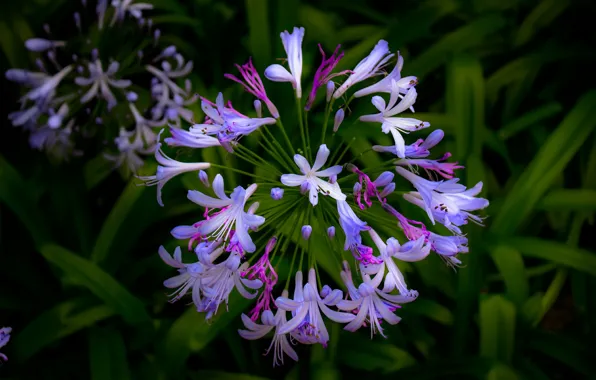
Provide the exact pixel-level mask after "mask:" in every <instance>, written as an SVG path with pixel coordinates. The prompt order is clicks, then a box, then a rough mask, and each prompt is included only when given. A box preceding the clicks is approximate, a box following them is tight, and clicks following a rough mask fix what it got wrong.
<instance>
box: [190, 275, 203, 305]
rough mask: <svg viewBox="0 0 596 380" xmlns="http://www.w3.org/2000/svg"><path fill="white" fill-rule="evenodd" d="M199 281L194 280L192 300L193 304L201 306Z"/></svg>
mask: <svg viewBox="0 0 596 380" xmlns="http://www.w3.org/2000/svg"><path fill="white" fill-rule="evenodd" d="M201 301H202V299H201V282H200V281H195V283H194V284H193V286H192V302H193V303H194V304H195V306H196V307H200V306H201V303H202V302H201Z"/></svg>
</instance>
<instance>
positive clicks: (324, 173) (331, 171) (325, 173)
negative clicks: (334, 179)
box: [313, 165, 343, 177]
mask: <svg viewBox="0 0 596 380" xmlns="http://www.w3.org/2000/svg"><path fill="white" fill-rule="evenodd" d="M342 169H343V166H341V165H335V166H332V167H330V168H327V169H325V170H321V171H318V172H316V173H315V175H316V176H317V177H331V176H332V175H338V174H339V173H341V171H342ZM313 170H314V168H313Z"/></svg>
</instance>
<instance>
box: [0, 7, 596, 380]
mask: <svg viewBox="0 0 596 380" xmlns="http://www.w3.org/2000/svg"><path fill="white" fill-rule="evenodd" d="M150 2H151V3H153V4H154V5H155V7H156V9H157V11H158V13H159V14H158V15H157V16H156V17H155V18H154V21H155V24H156V25H159V26H160V28H161V29H162V32H163V33H162V35H163V36H164V38H166V39H168V40H169V41H171V42H172V43H175V44H176V45H177V46H178V48H179V49H180V50H181V51H182V52H183V53H184V54H185V55H186V56H188V57H189V58H190V59H193V60H194V62H195V72H194V75H193V77H192V80H193V84H194V87H195V88H197V91H198V92H199V93H201V94H202V95H205V96H208V97H212V96H213V95H214V94H216V93H217V92H219V91H224V92H225V93H228V94H229V93H231V92H233V93H234V94H235V95H236V96H237V97H238V98H240V97H241V98H242V100H243V101H244V102H245V103H246V104H249V101H250V99H249V97H248V96H247V95H246V94H242V91H241V89H240V88H239V86H232V84H231V83H230V82H225V81H224V79H223V73H225V72H231V71H233V63H240V62H243V61H244V60H245V59H246V57H247V56H248V55H252V56H253V58H254V61H255V63H256V65H257V68H258V69H262V68H264V67H265V65H267V64H268V63H270V62H272V61H273V60H274V59H275V57H281V56H283V51H282V47H281V44H280V43H279V39H278V35H279V32H280V31H282V30H283V29H287V28H290V27H292V26H293V25H296V24H300V25H303V26H304V27H306V30H307V35H306V41H305V44H306V48H305V49H304V56H305V71H306V72H308V71H311V72H312V71H314V68H315V67H316V66H315V65H316V63H317V62H318V57H317V56H315V55H314V52H315V51H316V50H315V49H314V46H315V43H317V42H320V43H321V44H322V45H323V47H324V48H325V49H327V50H330V49H332V48H333V47H334V46H335V44H337V43H342V45H343V47H344V48H345V51H346V55H345V58H344V59H343V60H342V62H341V63H340V67H339V69H346V68H350V67H352V66H353V65H354V64H355V63H357V62H358V60H359V59H361V58H362V57H363V56H364V55H365V54H366V53H367V52H368V51H369V50H370V48H371V47H372V46H373V45H374V44H375V43H376V42H377V41H378V40H379V39H380V38H384V39H387V40H388V41H389V43H390V45H391V46H392V47H394V48H399V50H400V52H401V54H403V55H404V56H405V58H406V63H405V73H406V74H407V75H417V76H418V77H419V79H420V84H419V85H418V88H419V93H420V96H419V99H418V108H419V109H420V110H423V112H420V113H417V117H418V118H420V119H422V120H428V121H430V122H431V124H432V127H433V128H442V129H444V130H445V131H446V134H447V139H446V140H447V141H446V142H445V143H444V145H443V148H444V149H445V150H450V151H451V152H453V153H454V156H455V158H456V159H457V160H458V161H459V162H460V163H462V164H464V165H465V166H466V170H465V171H463V173H464V176H465V177H464V178H463V179H462V181H463V183H466V184H473V183H475V182H476V181H479V180H482V181H484V183H485V190H484V191H485V193H484V196H485V197H486V198H489V199H490V200H491V206H490V207H489V209H488V210H487V213H488V215H489V218H488V219H487V220H486V224H487V227H485V228H480V227H477V226H471V227H470V228H469V235H468V237H469V239H470V243H469V245H470V251H471V253H470V254H469V255H466V256H465V257H464V258H463V259H464V263H465V267H464V268H461V269H459V270H458V273H457V274H456V273H453V271H451V270H448V269H447V268H445V267H444V265H443V263H442V262H441V261H440V260H439V259H437V258H434V259H435V260H428V261H425V262H420V263H414V264H412V265H409V266H407V267H405V269H406V270H408V276H409V277H408V278H409V279H410V280H409V282H410V283H411V284H412V285H413V286H414V287H415V288H417V289H418V290H419V291H420V293H421V297H420V299H419V300H418V301H417V302H415V303H413V304H411V305H408V306H407V307H404V308H403V309H402V310H401V311H400V315H401V316H402V318H403V319H402V322H401V323H400V324H399V325H397V326H388V328H387V330H386V333H387V334H388V336H389V338H388V339H382V338H381V337H375V339H374V340H372V341H371V340H370V339H369V338H370V337H369V334H368V332H367V331H360V332H358V333H355V334H351V333H347V332H343V331H341V329H340V326H337V325H334V326H333V328H332V329H331V331H330V333H331V344H330V346H329V347H328V348H327V349H323V348H322V347H319V346H316V347H306V348H304V349H300V351H299V355H300V362H298V363H296V364H294V363H289V361H287V362H286V366H284V367H282V368H277V369H272V368H271V365H270V363H271V361H270V358H264V357H262V355H261V353H262V352H264V349H265V348H266V347H267V345H268V342H248V341H244V340H242V339H241V338H240V337H239V336H238V335H237V333H236V329H237V327H238V326H239V318H238V316H239V314H240V313H241V312H242V311H243V310H245V309H246V307H247V306H248V305H249V301H247V300H244V299H239V298H238V299H233V300H231V301H230V308H229V311H228V312H227V313H221V314H220V315H219V316H218V317H217V318H216V319H215V321H214V322H213V323H212V324H211V325H208V324H206V323H205V322H204V321H203V318H202V317H201V316H200V315H199V314H197V313H196V312H195V311H194V309H193V308H190V307H186V306H185V305H184V304H175V305H170V304H168V303H167V298H166V296H165V294H164V293H165V291H164V289H162V286H161V282H162V281H163V279H165V278H167V277H168V269H169V268H167V267H166V266H165V265H162V263H161V262H160V260H159V257H158V256H157V254H156V248H157V247H158V246H159V245H160V244H162V243H163V242H164V241H166V240H167V239H168V231H169V230H170V228H171V227H172V226H173V225H177V224H180V223H179V222H178V221H179V220H180V218H182V219H184V218H189V219H190V220H192V213H193V212H196V210H195V208H194V207H192V205H190V206H189V205H188V204H186V203H182V202H181V203H178V204H177V205H176V203H175V202H173V204H172V207H169V208H166V209H160V208H159V207H158V206H157V204H156V202H155V192H154V189H146V188H143V187H137V186H135V184H134V181H131V183H129V184H126V185H124V184H123V183H122V180H121V178H120V177H119V176H118V175H116V174H111V175H107V172H105V170H104V171H102V170H101V164H100V163H99V162H97V161H90V162H88V163H86V164H84V163H83V162H79V161H77V160H74V161H73V162H71V163H69V164H68V165H67V166H63V167H54V166H52V165H51V164H50V163H48V162H47V160H46V159H45V157H44V156H43V155H41V154H38V153H36V152H32V151H30V150H29V148H28V146H27V144H26V137H25V135H24V134H22V133H20V132H19V131H18V130H15V129H13V128H11V127H10V126H9V124H8V122H7V121H6V120H5V119H6V117H5V115H6V114H7V113H8V112H9V111H11V110H12V109H13V108H14V107H15V106H16V99H17V96H18V94H17V89H16V87H14V86H12V87H11V86H9V85H8V84H7V83H6V82H4V84H3V87H5V89H3V94H4V96H3V100H4V101H3V102H2V104H1V107H2V111H1V112H0V113H1V114H2V115H4V116H3V117H2V134H1V135H0V136H1V137H0V147H1V154H2V155H1V156H0V223H1V230H0V232H1V235H0V310H1V312H0V325H3V326H12V327H13V334H14V335H13V339H12V341H11V342H10V344H9V345H8V346H7V347H5V349H4V350H3V352H5V353H6V354H7V355H8V356H9V358H10V361H9V362H8V363H7V364H5V365H3V366H2V367H0V378H3V379H4V378H6V379H30V378H31V379H32V378H35V379H40V378H44V379H45V378H47V379H71V378H72V379H81V378H92V379H94V380H103V379H136V378H143V379H174V378H177V379H183V378H188V379H204V378H207V379H224V378H236V379H252V380H256V379H264V378H286V379H298V378H308V377H312V378H321V379H339V378H343V377H347V378H351V377H356V376H359V375H367V374H368V373H370V372H374V373H375V376H376V377H377V378H385V377H387V378H398V377H399V378H407V377H415V378H416V379H418V380H421V379H427V378H428V379H430V378H441V379H443V378H458V379H467V378H470V379H479V378H486V379H491V380H492V379H524V378H525V379H563V378H564V379H567V378H587V377H589V376H594V374H595V373H596V365H595V363H596V361H595V359H596V355H595V354H594V350H592V349H591V343H592V342H593V341H594V339H595V338H596V254H595V253H594V251H595V250H596V244H595V241H594V239H593V236H594V224H593V222H594V212H595V211H596V134H595V133H594V128H595V127H596V107H595V105H596V86H595V83H594V82H593V80H589V78H591V77H592V75H590V74H589V73H590V72H592V71H593V69H592V68H593V66H594V64H595V63H596V52H595V51H594V49H593V47H594V46H595V44H596V35H595V34H594V33H593V31H592V24H593V21H592V17H593V16H592V15H593V14H594V12H595V11H596V5H595V4H594V3H593V2H591V1H588V0H585V1H579V0H578V1H570V0H565V1H561V0H543V1H536V0H506V1H496V0H489V1H482V0H425V1H400V2H391V3H389V2H384V1H376V2H371V1H364V0H356V1H349V2H348V1H335V0H330V1H324V2H318V1H314V0H312V1H306V0H303V1H299V0H246V1H245V2H244V3H242V2H236V1H215V0H194V1H170V0H152V1H150ZM72 8H73V4H72V3H71V2H70V1H65V0H56V1H48V0H28V1H21V2H3V3H2V5H0V51H1V55H0V62H1V64H2V69H3V71H4V70H5V69H6V68H9V67H24V66H27V65H29V61H30V59H31V57H30V56H29V55H28V53H27V52H26V51H25V50H24V49H23V42H24V40H26V39H27V38H30V37H32V36H34V35H35V34H36V33H39V32H40V30H41V27H42V24H43V23H44V22H48V21H50V20H51V22H52V23H56V22H58V23H59V22H61V21H63V20H66V19H69V20H70V18H71V16H72ZM360 106H364V105H363V104H357V105H355V106H354V107H355V109H353V112H355V113H356V112H358V111H357V109H358V107H360ZM373 129H374V128H364V127H362V128H350V129H349V130H348V128H346V129H345V131H344V130H343V129H342V132H341V133H346V134H349V135H350V136H352V135H353V136H354V137H357V140H356V143H354V144H353V145H352V146H351V147H352V149H353V150H354V153H358V152H360V151H361V149H360V148H359V146H362V145H366V144H365V142H366V140H365V139H372V138H374V139H375V141H378V140H379V139H383V138H387V137H386V136H383V135H381V134H379V133H378V131H374V130H373ZM205 154H207V155H209V157H206V159H208V160H209V161H211V162H223V160H224V159H226V158H225V157H223V156H221V155H219V154H218V153H216V152H212V151H209V150H207V151H206V153H205ZM228 160H229V159H228ZM362 160H363V163H365V164H366V160H372V161H374V160H378V157H376V156H372V155H367V156H365V157H362ZM228 162H229V161H228ZM226 174H227V177H228V178H230V180H232V181H240V179H234V175H233V174H234V173H226ZM106 175H107V177H106ZM104 177H105V178H104ZM193 181H196V178H190V177H185V178H183V180H182V181H172V182H173V183H172V184H169V185H168V186H170V187H171V188H170V189H169V191H170V192H171V193H174V192H175V190H173V189H174V188H175V187H176V186H178V187H180V186H185V187H192V186H193V183H195V182H193ZM404 207H406V206H405V205H404ZM189 213H190V214H189ZM176 218H178V219H176ZM391 228H394V227H393V225H386V226H385V229H386V230H388V231H391ZM323 267H324V265H323ZM286 277H287V273H286Z"/></svg>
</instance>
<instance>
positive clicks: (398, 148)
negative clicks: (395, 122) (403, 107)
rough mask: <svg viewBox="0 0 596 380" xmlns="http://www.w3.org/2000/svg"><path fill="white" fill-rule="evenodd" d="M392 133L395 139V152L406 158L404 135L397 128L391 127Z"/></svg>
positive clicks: (398, 155)
mask: <svg viewBox="0 0 596 380" xmlns="http://www.w3.org/2000/svg"><path fill="white" fill-rule="evenodd" d="M391 134H392V135H393V140H395V152H396V155H397V157H399V158H405V157H406V142H405V141H404V138H403V136H402V135H401V133H399V131H398V130H397V129H395V128H391Z"/></svg>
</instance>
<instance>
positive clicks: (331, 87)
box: [325, 81, 335, 103]
mask: <svg viewBox="0 0 596 380" xmlns="http://www.w3.org/2000/svg"><path fill="white" fill-rule="evenodd" d="M333 91H335V83H333V82H332V81H329V82H327V96H326V98H325V99H326V100H327V103H329V102H330V101H331V96H333Z"/></svg>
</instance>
